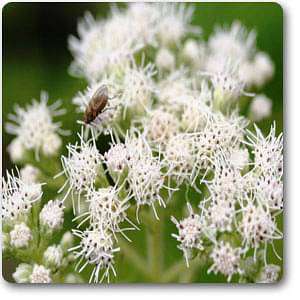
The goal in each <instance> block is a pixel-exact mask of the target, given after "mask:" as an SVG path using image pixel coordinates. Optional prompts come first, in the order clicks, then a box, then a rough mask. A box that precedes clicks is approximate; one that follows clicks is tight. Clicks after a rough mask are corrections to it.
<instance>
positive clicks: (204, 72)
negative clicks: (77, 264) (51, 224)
mask: <svg viewBox="0 0 300 300" xmlns="http://www.w3.org/2000/svg"><path fill="white" fill-rule="evenodd" d="M191 16H192V8H191V6H184V5H177V4H162V5H160V4H133V5H129V8H128V9H127V10H112V13H111V15H110V17H109V18H108V19H107V20H105V21H95V20H93V19H92V17H91V16H90V15H87V16H86V20H85V22H86V23H80V25H79V35H80V39H76V40H75V39H74V38H71V40H70V41H71V43H70V45H71V49H72V52H73V54H74V59H75V60H74V62H73V66H72V68H73V70H74V66H75V67H76V68H75V69H76V72H77V74H79V75H81V76H84V77H85V78H86V79H87V80H88V81H89V83H90V86H89V87H88V89H87V90H86V92H84V93H79V94H78V95H77V96H76V97H75V98H74V100H73V102H74V103H75V104H76V105H77V106H79V109H80V111H81V112H83V111H85V110H86V109H87V107H88V105H89V103H90V101H91V99H92V98H93V95H95V92H96V91H97V89H98V88H99V87H100V86H101V85H106V86H107V88H108V94H109V95H108V105H107V107H106V108H105V109H104V111H103V112H100V113H99V115H98V116H97V118H96V119H95V121H94V122H93V124H92V125H93V127H95V128H96V129H97V131H98V132H99V133H102V132H104V133H108V132H109V133H111V137H112V140H113V142H112V144H111V147H110V149H109V150H108V151H107V152H106V153H105V154H104V155H103V157H102V156H101V158H100V160H101V163H104V164H105V165H106V167H107V171H108V172H109V174H110V176H111V177H112V178H113V180H114V181H115V183H116V185H115V186H114V187H107V186H104V187H103V188H100V189H97V188H95V187H94V186H95V180H96V179H95V178H96V177H95V176H97V175H96V174H97V173H96V172H94V171H93V170H95V168H96V165H99V164H100V161H99V160H98V161H96V160H95V162H93V163H92V159H88V157H89V156H88V154H87V153H86V154H83V156H84V158H83V162H84V163H83V165H82V166H81V167H80V168H79V169H80V172H75V171H73V173H74V172H75V174H76V180H77V181H76V182H77V186H79V190H80V191H81V190H84V192H85V197H86V202H87V206H88V209H87V211H86V212H84V213H83V214H81V215H79V216H78V217H76V218H75V219H76V220H77V219H82V221H81V223H79V226H81V224H83V223H85V222H87V221H89V223H90V224H91V228H90V229H89V230H91V232H93V234H95V230H97V231H99V236H102V237H103V238H104V237H105V236H108V237H107V241H109V240H110V239H111V236H112V237H114V235H115V233H116V232H121V233H122V232H123V230H122V229H121V228H120V226H119V223H121V222H122V221H124V220H126V221H129V219H128V218H127V214H126V210H127V209H128V208H129V207H130V206H131V204H130V203H132V202H131V199H134V201H135V202H134V205H136V207H137V219H138V209H139V208H141V206H144V205H148V206H151V207H152V208H153V211H154V214H155V216H156V217H157V218H158V214H157V212H156V208H155V204H156V203H158V204H159V205H160V206H163V207H165V206H166V203H167V202H166V200H168V199H165V197H163V196H162V194H163V193H162V191H163V190H164V189H165V190H167V191H168V193H167V194H168V197H169V198H170V197H171V196H172V192H173V191H175V190H176V189H178V188H180V187H181V185H182V183H184V184H185V185H186V186H187V188H188V186H191V187H192V188H193V189H194V190H196V191H197V192H198V193H200V194H201V193H202V190H203V187H204V188H205V189H206V190H207V192H206V194H205V199H203V200H202V201H200V204H199V208H200V211H201V212H200V214H199V215H198V214H195V213H194V212H193V210H192V207H191V205H190V204H189V205H188V209H189V217H188V218H186V219H183V220H182V221H177V220H176V219H175V218H172V220H173V222H174V223H175V224H176V227H177V229H178V234H174V235H173V236H174V237H175V238H176V239H177V240H178V241H179V242H180V245H179V248H180V249H181V250H182V251H183V253H184V256H185V258H186V261H187V264H188V261H189V259H190V258H192V257H193V253H194V250H195V249H196V250H198V251H199V250H200V251H201V250H203V247H204V246H203V241H206V242H207V241H208V243H213V244H214V245H215V247H214V250H213V251H212V253H211V258H212V259H213V265H212V266H211V268H210V269H209V270H210V271H212V270H213V271H214V272H220V273H222V274H223V275H225V276H227V278H228V280H230V279H231V277H232V276H233V275H234V274H236V273H239V274H243V272H242V270H241V267H240V260H241V253H242V252H243V253H246V254H245V255H247V253H248V251H249V253H250V251H251V249H254V257H255V259H256V252H257V251H258V250H259V249H261V248H263V249H265V250H264V255H265V256H266V251H267V250H266V249H267V244H269V243H271V244H273V240H274V239H278V238H281V237H282V234H281V232H280V230H279V229H278V227H277V224H276V217H277V216H278V215H279V214H280V213H281V211H282V207H283V192H282V189H283V186H282V170H283V167H282V137H281V136H279V137H276V136H275V127H272V128H271V132H270V134H269V136H268V137H267V138H265V137H264V136H263V134H262V133H261V132H260V130H259V129H258V128H257V127H256V133H252V132H251V131H249V130H248V129H247V128H248V126H249V124H250V120H257V121H259V120H261V119H263V118H266V117H268V116H269V115H270V114H271V104H270V101H271V100H269V99H267V98H266V97H265V96H263V95H262V96H260V95H258V96H256V97H255V98H254V100H253V101H252V103H251V104H250V111H249V116H248V118H246V117H244V116H242V115H241V114H240V111H239V101H238V100H239V99H240V98H241V97H243V96H248V97H252V96H253V94H252V93H250V92H248V91H251V88H253V87H256V88H257V87H261V86H262V85H263V84H264V83H265V82H266V81H267V80H268V79H270V78H271V77H272V75H273V72H274V66H273V63H272V61H271V60H270V58H269V56H268V55H267V54H265V53H263V52H260V51H258V50H257V49H256V34H255V32H254V31H251V32H247V30H246V28H244V27H243V26H242V25H241V24H240V23H239V22H235V23H233V24H232V26H231V27H229V28H226V27H223V28H222V27H219V28H217V29H216V30H215V32H214V33H213V34H212V35H211V36H210V38H209V39H208V41H207V42H205V41H201V40H199V39H197V40H196V39H193V38H187V35H188V34H191V33H192V34H198V35H199V32H200V30H196V29H195V28H194V27H192V26H191V25H190V20H191ZM121 21H122V22H123V25H122V26H120V22H121ZM84 24H85V25H84ZM137 24H139V26H136V25H137ZM117 26H120V28H118V29H117ZM112 28H113V29H114V30H116V32H115V36H116V39H114V40H113V41H112V39H111V38H110V37H108V36H107V32H109V34H111V32H112V30H113V29H112ZM150 28H151V29H150ZM129 31H131V34H130V35H128V32H129ZM100 32H101V34H100ZM146 33H147V34H146ZM137 45H139V46H140V47H138V46H137ZM147 47H148V48H147ZM149 47H150V48H153V51H154V52H155V53H156V54H155V58H154V63H155V65H156V67H157V70H158V74H156V71H155V70H154V66H153V64H152V62H151V61H150V62H148V64H146V66H145V57H147V56H146V55H142V57H143V59H142V63H141V66H140V67H139V66H138V65H137V63H136V57H138V55H137V52H138V53H139V54H140V53H143V51H145V53H146V54H147V49H149ZM181 49H182V50H181ZM180 62H181V63H183V65H184V68H181V69H178V68H177V66H178V65H179V63H180ZM246 90H247V92H246ZM69 150H70V151H69V152H70V153H71V152H72V151H71V148H70V149H69ZM252 151H253V154H254V159H252ZM83 152H84V151H83V150H81V153H83ZM76 155H77V154H76ZM73 156H74V153H72V157H73ZM99 157H100V156H99ZM69 160H70V162H68V163H65V169H68V166H71V165H72V164H71V160H72V158H71V157H69ZM90 163H92V165H93V167H92V168H90V166H89V164H90ZM84 170H87V171H84ZM71 173H72V172H70V171H69V175H68V176H69V180H70V182H73V181H72V176H73V175H71ZM73 173H72V174H73ZM83 173H86V175H84V174H83ZM98 176H99V174H98ZM84 178H86V183H87V185H85V188H83V186H82V185H81V182H82V180H83V179H84ZM88 178H90V179H88ZM78 183H80V184H79V185H78ZM71 186H72V183H71ZM73 186H75V185H74V184H73ZM120 195H122V196H120ZM112 208H114V209H113V212H112ZM233 232H235V233H238V234H239V239H240V241H241V244H242V248H233V247H232V246H231V244H230V243H224V242H223V241H222V239H221V240H219V236H220V234H221V236H222V234H225V233H233ZM77 234H78V235H79V236H81V237H82V243H81V244H80V245H81V246H80V247H81V248H80V249H82V251H84V249H86V247H87V245H86V243H85V242H84V239H85V237H86V236H87V235H90V234H91V233H90V231H89V232H88V233H83V232H80V233H78V232H77ZM99 236H98V238H99ZM107 243H108V244H110V248H111V249H113V246H112V243H111V242H107ZM97 245H98V243H97ZM78 247H79V246H78ZM97 247H98V246H97ZM97 247H96V248H93V249H94V250H93V251H95V249H98V248H97ZM193 249H194V250H193ZM82 251H79V252H78V253H79V254H78V255H79V256H81V257H82V255H83V253H84V252H82ZM88 253H89V252H88ZM97 253H98V252H97ZM101 255H102V254H101ZM89 257H90V256H89V255H88V256H86V259H88V261H90V262H91V261H92V262H95V261H97V260H98V259H99V257H98V256H97V257H93V258H92V259H91V258H89ZM104 257H105V256H104ZM110 257H111V258H112V254H110ZM112 261H113V260H112ZM106 265H107V264H106ZM84 266H85V264H84ZM103 266H105V264H104V263H99V262H98V263H97V266H96V268H95V269H96V271H95V270H94V271H95V274H96V275H95V274H92V277H93V275H95V277H96V278H97V279H98V273H99V270H100V269H101V268H103ZM107 268H108V269H110V268H111V267H107ZM105 272H107V269H106V271H105ZM104 274H106V276H107V273H104Z"/></svg>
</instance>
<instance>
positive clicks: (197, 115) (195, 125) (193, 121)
mask: <svg viewBox="0 0 300 300" xmlns="http://www.w3.org/2000/svg"><path fill="white" fill-rule="evenodd" d="M210 114H211V110H210V108H209V107H208V106H207V105H206V104H205V103H204V102H202V101H201V98H195V97H188V96H187V97H186V103H185V104H184V107H183V114H182V116H181V124H180V125H181V127H182V128H183V130H185V131H186V132H196V131H201V130H203V129H204V127H205V125H206V124H207V122H208V118H209V115H210Z"/></svg>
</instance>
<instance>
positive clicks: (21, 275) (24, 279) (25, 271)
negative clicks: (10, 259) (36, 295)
mask: <svg viewBox="0 0 300 300" xmlns="http://www.w3.org/2000/svg"><path fill="white" fill-rule="evenodd" d="M31 273H32V266H31V265H29V264H24V263H22V264H19V265H18V266H17V268H16V271H15V272H14V273H13V274H12V276H13V279H14V280H15V282H16V283H29V282H30V279H29V277H30V275H31Z"/></svg>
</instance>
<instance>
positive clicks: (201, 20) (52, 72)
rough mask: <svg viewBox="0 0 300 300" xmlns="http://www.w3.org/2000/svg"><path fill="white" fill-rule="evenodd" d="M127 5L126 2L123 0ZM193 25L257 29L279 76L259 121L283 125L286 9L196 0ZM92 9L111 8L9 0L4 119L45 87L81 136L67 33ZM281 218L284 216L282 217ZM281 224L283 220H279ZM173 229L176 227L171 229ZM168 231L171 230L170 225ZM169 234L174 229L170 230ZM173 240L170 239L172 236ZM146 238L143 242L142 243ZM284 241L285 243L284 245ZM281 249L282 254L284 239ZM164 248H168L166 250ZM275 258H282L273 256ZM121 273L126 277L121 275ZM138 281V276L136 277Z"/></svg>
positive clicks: (174, 254) (171, 249)
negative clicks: (236, 24)
mask: <svg viewBox="0 0 300 300" xmlns="http://www.w3.org/2000/svg"><path fill="white" fill-rule="evenodd" d="M122 5H124V4H122ZM193 5H194V6H195V8H196V9H195V14H194V18H193V24H197V25H200V26H201V27H202V29H203V37H204V39H207V38H208V36H209V35H210V34H211V32H212V31H213V28H214V26H215V25H217V24H221V25H223V24H231V23H232V21H233V20H237V19H238V20H240V21H241V22H242V23H243V24H244V25H246V26H247V27H248V28H249V29H252V28H254V29H255V30H256V31H257V47H258V49H260V50H263V51H266V52H267V53H268V54H269V55H270V56H271V58H272V60H273V61H274V63H275V68H276V72H275V76H274V78H273V79H272V81H270V82H269V83H268V84H267V85H266V86H265V88H264V90H263V92H264V93H265V94H266V95H267V96H268V97H270V98H271V99H272V100H273V115H272V117H271V118H270V119H268V120H265V121H263V122H261V123H260V124H259V125H260V127H261V128H262V129H263V131H264V132H268V130H269V128H270V125H271V123H272V122H273V120H276V123H277V132H280V131H282V126H283V13H282V9H281V7H280V6H279V5H278V4H275V3H195V4H193ZM87 10H89V11H91V12H92V13H93V14H94V15H96V16H98V17H101V16H106V15H107V14H108V13H109V4H107V3H9V4H7V5H6V6H5V7H4V8H3V11H2V14H3V25H2V26H3V27H2V32H3V66H2V68H3V69H2V74H3V75H2V76H3V82H2V120H3V125H4V124H5V122H6V120H7V114H8V113H10V112H12V111H13V106H14V104H15V103H18V104H20V105H21V106H23V105H25V104H26V103H29V102H30V101H31V99H32V98H36V99H38V98H39V95H40V90H46V91H48V92H49V94H50V102H52V101H54V100H56V99H62V100H63V103H64V104H63V106H64V107H65V108H67V110H68V114H67V115H66V116H65V117H64V118H63V120H62V121H63V126H64V128H67V129H71V130H72V131H73V134H72V135H71V136H69V137H66V138H65V139H66V140H65V141H66V142H69V141H70V142H73V141H74V140H75V139H76V134H75V133H76V131H77V129H78V127H77V126H78V125H76V118H77V116H76V114H75V111H74V107H73V105H72V103H71V99H72V97H73V96H74V95H75V94H76V92H78V91H79V90H82V89H84V88H85V86H86V83H85V81H84V80H82V79H77V78H73V77H71V76H70V75H69V74H68V67H69V65H70V62H71V60H72V57H71V54H70V52H69V50H68V47H67V38H68V36H69V35H70V34H76V33H77V28H76V27H77V21H78V18H79V17H82V16H83V14H84V12H85V11H87ZM2 132H3V136H2V145H3V149H2V162H3V169H2V170H5V169H7V168H8V169H10V168H11V167H12V164H11V162H10V161H9V157H8V155H7V152H6V147H7V145H8V144H9V142H10V141H11V139H12V136H9V135H7V134H6V133H5V131H4V128H3V129H2ZM281 223H282V220H281ZM280 227H282V224H280ZM173 229H174V228H173V227H172V230H173ZM167 231H168V230H167ZM167 234H170V233H167ZM168 240H170V238H168ZM173 240H174V239H172V241H170V244H169V245H166V247H167V249H165V251H168V253H170V255H169V257H170V259H171V258H173V259H180V257H181V253H180V252H179V250H177V249H176V241H175V240H174V241H173ZM141 243H142V242H141ZM279 244H280V245H279ZM276 245H277V248H278V247H279V248H280V249H281V250H280V251H279V253H280V254H282V242H281V241H280V242H278V243H277V244H276ZM162 251H163V250H162ZM271 261H272V262H274V263H277V264H278V263H279V261H278V259H276V258H275V256H274V255H272V257H271ZM121 277H122V276H121ZM135 280H139V278H135V277H134V275H133V278H132V281H135ZM197 281H202V282H218V281H224V278H223V277H222V276H214V275H210V276H208V275H206V274H205V273H204V271H201V272H200V273H199V274H198V279H197Z"/></svg>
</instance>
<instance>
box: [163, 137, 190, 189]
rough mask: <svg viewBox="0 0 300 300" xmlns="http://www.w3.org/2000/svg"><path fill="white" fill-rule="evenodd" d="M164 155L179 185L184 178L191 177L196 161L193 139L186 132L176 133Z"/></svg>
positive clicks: (171, 173) (168, 143) (167, 145)
mask: <svg viewBox="0 0 300 300" xmlns="http://www.w3.org/2000/svg"><path fill="white" fill-rule="evenodd" d="M163 155H164V158H165V160H166V163H167V164H168V166H169V174H170V175H171V176H172V177H173V178H175V179H176V181H177V184H178V185H179V184H181V183H182V181H183V180H184V179H187V180H189V179H190V175H191V172H192V170H193V166H194V163H195V157H194V153H193V139H191V138H190V137H189V136H187V135H185V134H177V135H174V136H173V137H171V138H170V140H169V141H168V142H167V144H166V148H165V150H164V152H163Z"/></svg>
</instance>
